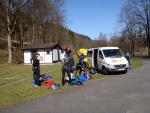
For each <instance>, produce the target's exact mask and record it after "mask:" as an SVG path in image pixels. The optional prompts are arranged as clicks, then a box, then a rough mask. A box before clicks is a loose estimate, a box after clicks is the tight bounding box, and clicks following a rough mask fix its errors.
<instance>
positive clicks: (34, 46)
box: [22, 43, 62, 50]
mask: <svg viewBox="0 0 150 113" xmlns="http://www.w3.org/2000/svg"><path fill="white" fill-rule="evenodd" d="M56 46H59V47H60V48H61V46H60V45H59V44H57V43H47V44H30V45H27V46H25V47H23V48H22V50H32V49H52V48H54V47H56ZM61 49H62V48H61Z"/></svg>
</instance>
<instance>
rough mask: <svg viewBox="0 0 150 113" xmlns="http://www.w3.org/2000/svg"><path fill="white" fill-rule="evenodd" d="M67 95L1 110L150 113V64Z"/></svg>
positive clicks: (3, 112) (22, 112)
mask: <svg viewBox="0 0 150 113" xmlns="http://www.w3.org/2000/svg"><path fill="white" fill-rule="evenodd" d="M144 63H145V64H144V66H142V67H140V68H136V69H131V70H129V71H128V72H127V74H122V75H110V76H109V77H106V78H104V79H100V80H96V81H94V82H90V83H88V84H85V85H81V86H78V87H74V88H71V89H68V90H66V91H62V92H59V93H55V94H52V95H48V96H45V97H41V98H38V99H34V100H32V101H28V102H24V103H20V104H17V105H14V106H10V107H6V108H2V109H0V113H150V60H148V59H145V60H144Z"/></svg>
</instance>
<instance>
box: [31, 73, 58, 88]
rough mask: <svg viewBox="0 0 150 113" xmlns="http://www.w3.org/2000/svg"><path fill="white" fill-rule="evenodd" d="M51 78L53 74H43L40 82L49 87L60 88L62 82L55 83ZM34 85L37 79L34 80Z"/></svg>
mask: <svg viewBox="0 0 150 113" xmlns="http://www.w3.org/2000/svg"><path fill="white" fill-rule="evenodd" d="M50 78H52V76H51V75H49V74H41V75H40V77H39V81H40V82H41V83H40V84H41V85H43V86H46V87H47V88H48V89H54V90H58V89H60V88H61V86H60V84H58V83H55V82H54V81H53V80H50ZM32 85H33V86H35V80H33V82H32Z"/></svg>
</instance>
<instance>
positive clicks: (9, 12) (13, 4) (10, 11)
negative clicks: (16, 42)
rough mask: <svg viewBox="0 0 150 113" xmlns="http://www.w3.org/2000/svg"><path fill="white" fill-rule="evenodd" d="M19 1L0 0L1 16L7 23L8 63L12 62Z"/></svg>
mask: <svg viewBox="0 0 150 113" xmlns="http://www.w3.org/2000/svg"><path fill="white" fill-rule="evenodd" d="M17 8H18V3H17V1H16V0H0V18H1V19H2V21H3V22H4V24H5V28H6V30H7V41H8V55H9V56H8V63H12V36H13V33H14V29H15V25H16V20H17V18H18V15H17V13H16V9H17Z"/></svg>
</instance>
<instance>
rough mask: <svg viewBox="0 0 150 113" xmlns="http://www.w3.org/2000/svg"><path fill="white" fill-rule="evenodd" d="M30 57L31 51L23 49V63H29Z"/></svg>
mask: <svg viewBox="0 0 150 113" xmlns="http://www.w3.org/2000/svg"><path fill="white" fill-rule="evenodd" d="M30 59H31V51H30V50H25V51H24V64H30V63H31V62H30Z"/></svg>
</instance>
